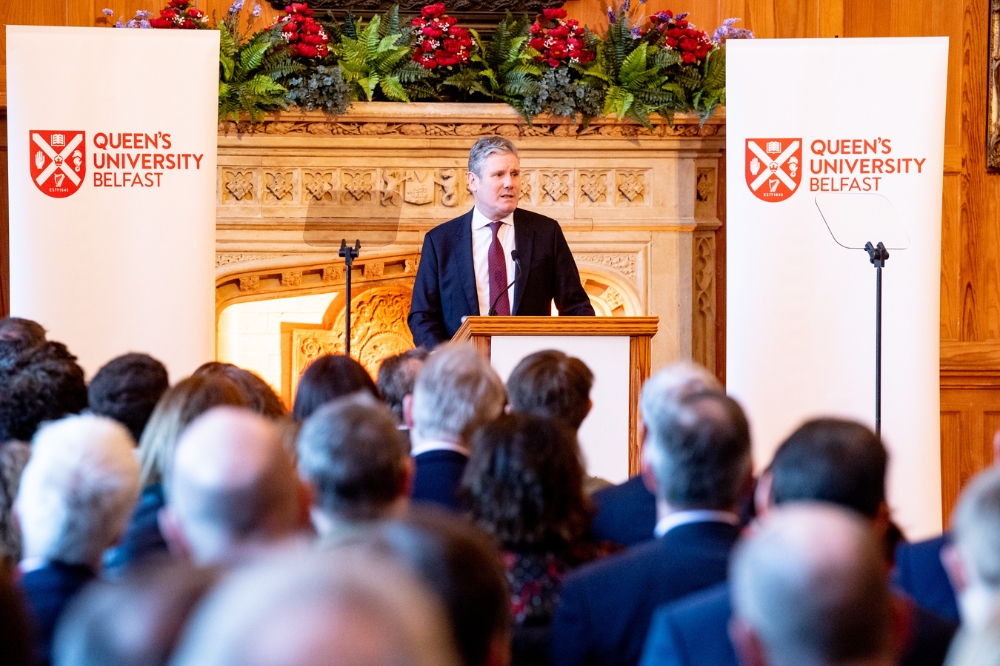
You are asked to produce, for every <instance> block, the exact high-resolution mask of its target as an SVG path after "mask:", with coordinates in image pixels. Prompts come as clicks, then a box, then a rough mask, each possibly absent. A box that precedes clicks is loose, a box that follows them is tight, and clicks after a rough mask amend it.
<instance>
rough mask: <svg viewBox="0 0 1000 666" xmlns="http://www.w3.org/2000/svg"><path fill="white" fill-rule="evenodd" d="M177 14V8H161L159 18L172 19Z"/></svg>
mask: <svg viewBox="0 0 1000 666" xmlns="http://www.w3.org/2000/svg"><path fill="white" fill-rule="evenodd" d="M176 16H177V10H175V9H161V10H160V18H165V19H172V18H174V17H176Z"/></svg>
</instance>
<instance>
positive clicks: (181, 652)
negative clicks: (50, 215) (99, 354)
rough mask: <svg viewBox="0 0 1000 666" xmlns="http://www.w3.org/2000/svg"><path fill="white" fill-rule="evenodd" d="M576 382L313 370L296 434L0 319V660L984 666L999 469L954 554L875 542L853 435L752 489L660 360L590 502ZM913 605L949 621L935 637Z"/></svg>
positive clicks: (458, 366) (876, 514) (240, 395)
mask: <svg viewBox="0 0 1000 666" xmlns="http://www.w3.org/2000/svg"><path fill="white" fill-rule="evenodd" d="M593 382H594V377H593V374H592V373H591V372H590V370H589V369H588V368H587V367H586V365H584V364H583V363H582V362H580V361H579V360H578V359H574V358H571V357H568V356H566V355H565V354H562V353H561V352H556V351H544V352H539V353H537V354H532V355H530V356H528V357H527V358H525V359H524V360H523V361H522V362H521V363H520V364H519V365H518V366H517V367H516V368H515V369H514V371H513V372H512V373H511V375H510V377H509V379H508V381H507V383H506V385H504V383H503V382H502V381H501V380H500V378H499V377H498V376H497V374H496V372H495V371H494V370H493V369H492V367H491V366H490V364H489V363H488V361H486V360H485V359H484V358H483V357H482V356H480V355H479V354H478V353H477V352H476V350H475V349H473V348H472V347H469V346H463V345H458V344H448V345H443V346H441V347H439V348H438V349H436V350H435V352H434V353H432V354H427V353H426V352H424V351H422V350H414V351H411V352H406V353H404V354H400V355H398V356H395V357H391V358H389V359H386V360H385V361H384V362H383V364H382V368H381V369H380V371H379V373H378V382H377V383H376V382H374V381H372V378H371V377H370V376H369V375H368V373H367V372H366V371H365V370H364V368H362V366H360V365H359V364H358V363H357V362H356V361H354V360H353V359H349V358H346V357H343V356H323V357H320V358H318V359H316V360H315V361H314V362H313V363H312V364H311V365H310V366H309V367H308V368H307V369H306V371H305V372H304V373H303V375H302V377H301V380H300V383H299V385H298V389H297V393H296V395H295V400H294V406H293V409H292V412H291V414H289V413H288V412H286V410H285V407H284V405H283V404H282V403H281V400H280V399H279V398H278V397H277V395H276V394H275V393H274V391H273V390H271V389H270V387H268V386H267V384H266V383H265V382H263V380H261V379H260V378H259V377H257V376H256V375H254V374H253V373H250V372H247V371H246V370H243V369H241V368H237V367H236V366H232V365H229V364H223V363H208V364H206V365H204V366H202V367H201V368H199V369H198V370H197V371H196V372H195V373H194V374H193V375H192V376H190V377H187V378H184V379H181V380H180V381H178V382H177V383H176V384H175V385H174V386H172V387H169V386H168V377H167V374H166V370H165V368H163V366H162V364H160V363H159V362H157V361H156V360H155V359H152V358H151V357H149V356H147V355H144V354H127V355H125V356H122V357H119V358H117V359H113V360H112V361H111V362H109V363H108V364H107V365H106V366H105V367H104V368H102V369H101V370H100V371H99V372H98V373H97V374H95V376H94V378H93V379H92V380H91V382H90V385H89V386H88V385H87V384H86V383H85V382H84V376H83V372H82V370H80V368H79V366H78V365H77V364H76V362H75V358H74V357H73V356H72V354H70V353H69V351H68V350H67V349H66V347H65V346H64V345H61V344H60V343H58V342H54V341H50V340H47V339H46V335H45V331H44V329H42V328H41V327H40V326H38V325H37V324H35V323H34V322H29V321H27V320H16V319H11V318H8V319H5V320H0V434H2V435H3V439H4V442H3V444H0V483H2V484H3V487H2V489H0V490H2V491H3V492H0V539H2V543H0V545H2V547H3V551H2V555H3V556H4V557H5V558H7V561H8V562H10V563H11V564H13V563H19V564H18V568H17V572H16V574H14V578H13V580H16V588H17V590H16V591H15V590H12V589H11V588H10V583H11V581H12V578H10V577H8V578H7V579H5V580H0V640H3V645H4V652H5V654H6V655H7V657H8V659H10V660H11V661H10V663H16V664H27V663H34V664H47V663H50V662H51V663H55V664H57V665H62V664H65V665H66V666H86V665H96V664H100V665H101V666H105V665H107V666H125V665H132V664H136V665H138V664H143V665H149V666H156V665H160V664H176V665H182V666H186V665H187V664H199V666H200V665H202V664H208V665H212V664H251V665H252V664H261V665H264V664H268V665H271V664H274V665H278V666H281V665H285V664H287V665H288V666H299V665H301V666H306V665H311V664H316V663H345V664H346V663H351V664H362V663H363V664H372V665H373V666H374V665H376V664H398V665H404V664H413V665H414V666H418V665H422V664H428V665H429V664H435V665H443V666H450V665H452V664H454V665H455V666H511V665H514V666H536V665H537V666H542V665H547V664H556V665H565V666H584V665H587V666H612V665H614V666H635V665H637V664H640V663H641V664H642V665H643V666H652V665H653V664H678V665H679V664H691V665H698V666H733V665H735V664H737V663H739V664H742V665H743V666H763V665H765V664H771V665H777V666H784V665H786V664H788V665H792V664H796V665H798V664H807V665H815V666H819V665H826V664H829V665H831V666H832V665H834V664H844V665H846V664H851V665H853V666H857V665H862V664H871V665H873V666H874V665H882V664H885V665H888V664H905V665H907V666H917V665H925V664H926V665H927V666H939V665H940V664H942V663H943V662H944V661H945V656H946V654H947V653H948V651H949V645H950V644H951V643H952V642H953V643H954V645H953V646H952V647H951V648H950V650H951V652H950V656H949V657H948V659H949V661H950V663H954V664H959V666H979V665H980V664H987V663H990V664H992V663H995V661H996V655H998V654H1000V616H997V615H996V611H997V606H998V604H997V593H998V591H1000V575H998V572H1000V555H998V553H1000V468H998V470H995V471H987V472H986V473H984V474H982V475H981V476H980V477H978V478H977V479H976V480H975V481H974V482H973V483H971V484H970V485H969V486H968V488H967V489H966V490H965V492H964V493H963V495H962V497H961V500H960V502H959V504H958V506H957V508H956V511H955V516H954V519H953V525H954V530H953V532H952V533H950V535H948V536H946V537H944V538H941V539H938V540H933V541H930V542H927V543H922V544H905V543H898V542H899V540H900V533H899V531H898V529H896V528H895V526H894V525H893V524H892V521H891V519H890V512H889V508H888V505H887V503H886V500H885V476H886V470H887V467H888V465H889V460H888V456H887V454H886V450H885V448H884V447H883V446H882V444H881V442H879V441H878V439H877V438H876V437H875V436H874V434H873V433H871V431H870V430H868V429H867V428H865V427H864V426H862V425H860V424H857V423H853V422H849V421H842V420H835V419H817V420H814V421H811V422H809V423H806V424H804V425H803V426H802V427H801V428H799V429H798V430H797V431H796V432H794V433H792V434H791V435H790V436H789V438H788V439H787V440H786V441H785V442H783V443H782V444H781V445H780V446H779V447H778V449H777V452H776V453H775V455H774V457H773V459H772V460H771V462H770V464H769V466H768V468H767V469H766V470H765V471H764V472H763V473H761V474H760V476H759V477H758V478H757V479H754V477H753V475H752V469H751V458H750V434H749V427H748V424H747V418H746V416H745V415H744V413H743V411H742V409H741V408H740V406H739V405H738V404H737V403H736V402H735V401H733V400H732V399H731V398H729V397H727V396H726V395H725V393H724V391H723V389H722V387H721V385H719V383H718V382H717V380H716V379H715V378H714V377H713V376H712V375H710V374H709V373H708V372H707V371H705V370H704V369H703V368H700V367H698V366H694V365H692V364H689V363H680V364H676V365H674V366H671V367H668V368H665V369H663V370H661V371H660V372H658V373H656V374H655V375H654V376H653V377H651V378H650V379H649V381H648V382H647V383H646V385H645V386H644V387H643V390H642V397H641V405H640V407H641V418H642V426H643V432H644V444H643V450H642V457H641V474H640V475H639V476H637V477H635V478H634V479H632V480H630V481H627V482H625V483H624V484H621V485H619V486H610V487H603V488H601V486H606V482H602V481H601V480H600V479H594V478H589V477H588V476H587V474H586V461H585V460H584V458H583V455H582V453H581V450H580V446H579V443H578V441H577V432H578V430H579V429H580V427H581V425H582V424H583V423H584V421H585V419H586V417H587V414H588V413H589V411H590V407H591V402H590V390H591V388H592V386H593ZM387 405H388V406H387ZM85 410H89V411H90V412H91V413H90V414H84V415H79V413H80V412H82V411H85ZM119 424H121V425H119ZM130 433H131V434H130ZM136 441H138V445H137V444H136ZM22 469H23V472H22ZM5 496H6V497H15V498H16V499H15V500H14V501H13V502H11V501H10V500H5V499H4V498H5ZM4 501H6V502H7V503H6V504H3V502H4ZM11 504H13V507H12V506H11ZM748 507H749V510H747V508H748ZM897 544H898V545H897ZM929 553H933V554H934V555H937V556H938V557H937V558H936V559H937V561H938V564H936V565H933V566H932V564H931V558H930V557H928V556H927V554H929ZM894 554H895V556H896V557H897V559H898V565H897V566H896V568H895V572H894V573H893V575H892V577H890V575H889V572H890V571H891V570H893V556H894ZM942 561H943V565H942V564H940V562H942ZM945 570H947V573H945ZM945 576H948V577H950V581H951V583H948V582H944V583H942V579H943V578H944V577H945ZM5 585H6V587H5ZM904 590H905V591H906V592H912V593H913V598H911V597H910V596H908V595H907V594H905V593H904ZM18 594H20V595H23V599H24V604H23V606H22V602H21V600H20V599H19V597H18V596H17V595H18ZM915 600H916V602H919V603H923V604H926V605H931V606H934V605H935V604H937V606H936V608H943V609H944V610H945V612H947V611H948V610H949V607H948V605H947V603H946V602H950V604H951V607H952V608H954V609H955V611H954V617H955V619H961V621H962V626H963V628H962V630H961V632H960V633H959V635H958V638H957V639H955V640H954V641H952V636H953V634H954V632H955V624H954V623H952V622H949V621H948V620H947V619H944V618H941V617H938V616H937V615H936V614H935V613H933V612H931V610H928V609H927V608H924V607H922V606H920V605H919V604H918V603H916V602H915ZM29 647H30V650H33V652H32V651H30V650H29ZM990 655H992V661H991V656H990Z"/></svg>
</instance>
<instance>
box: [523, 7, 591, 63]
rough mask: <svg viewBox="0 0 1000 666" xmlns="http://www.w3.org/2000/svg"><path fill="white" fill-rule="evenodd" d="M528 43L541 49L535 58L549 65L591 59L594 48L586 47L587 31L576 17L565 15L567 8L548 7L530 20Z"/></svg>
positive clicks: (536, 48)
mask: <svg viewBox="0 0 1000 666" xmlns="http://www.w3.org/2000/svg"><path fill="white" fill-rule="evenodd" d="M528 46H530V47H531V48H533V49H534V50H536V51H538V55H537V56H536V59H537V60H539V61H544V62H545V63H547V64H548V65H549V67H558V66H559V65H562V64H564V63H577V62H578V63H588V62H590V61H591V60H593V59H594V52H593V51H591V50H590V49H588V48H587V40H586V35H585V31H584V29H583V28H582V27H580V24H579V22H578V21H577V20H576V19H569V20H567V19H566V10H565V9H561V8H560V9H545V10H543V11H542V14H541V16H539V17H538V18H537V19H536V20H535V22H534V23H532V24H531V40H530V41H529V42H528Z"/></svg>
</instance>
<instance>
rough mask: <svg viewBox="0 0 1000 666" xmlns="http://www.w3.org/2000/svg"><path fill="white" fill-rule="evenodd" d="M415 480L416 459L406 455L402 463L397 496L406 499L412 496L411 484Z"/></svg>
mask: <svg viewBox="0 0 1000 666" xmlns="http://www.w3.org/2000/svg"><path fill="white" fill-rule="evenodd" d="M416 481H417V461H416V460H414V459H413V456H408V457H407V458H406V462H405V463H404V464H403V477H402V479H400V486H401V487H400V489H399V496H400V497H405V498H407V499H409V498H411V497H413V485H414V483H416Z"/></svg>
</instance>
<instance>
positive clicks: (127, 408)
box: [87, 354, 170, 442]
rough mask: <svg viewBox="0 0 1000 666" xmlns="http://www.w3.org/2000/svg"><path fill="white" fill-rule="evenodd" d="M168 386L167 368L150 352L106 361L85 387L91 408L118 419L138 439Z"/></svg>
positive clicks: (99, 413)
mask: <svg viewBox="0 0 1000 666" xmlns="http://www.w3.org/2000/svg"><path fill="white" fill-rule="evenodd" d="M168 388H170V380H169V379H168V377H167V369H166V368H165V367H164V365H163V364H162V363H160V362H159V361H157V360H156V359H155V358H153V357H152V356H150V355H149V354H125V355H124V356H119V357H117V358H113V359H111V360H110V361H108V362H107V363H106V364H105V365H104V366H103V367H102V368H101V369H100V370H98V371H97V374H96V375H94V378H93V379H91V380H90V386H88V387H87V402H88V405H89V406H90V411H91V412H93V413H94V414H98V415H100V416H107V417H108V418H111V419H114V420H115V421H118V422H119V423H121V424H122V425H124V426H125V427H126V428H128V430H129V432H130V433H132V439H134V440H135V441H137V442H138V441H139V439H140V438H141V437H142V430H143V428H145V427H146V422H147V421H149V416H150V414H152V413H153V408H154V407H156V403H157V402H158V401H159V399H160V398H161V397H162V396H163V394H164V393H165V392H166V390H167V389H168Z"/></svg>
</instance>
